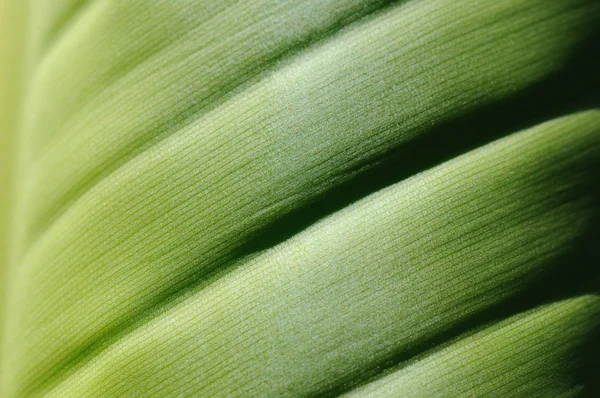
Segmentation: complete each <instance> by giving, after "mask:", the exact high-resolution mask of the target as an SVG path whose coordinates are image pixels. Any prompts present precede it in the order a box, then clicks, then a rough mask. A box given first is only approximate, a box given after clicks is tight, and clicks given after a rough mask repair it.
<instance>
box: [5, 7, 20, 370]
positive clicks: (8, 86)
mask: <svg viewBox="0 0 600 398" xmlns="http://www.w3.org/2000/svg"><path fill="white" fill-rule="evenodd" d="M25 3H26V2H24V1H11V0H0V336H1V333H2V331H3V330H4V322H3V320H4V312H5V311H4V292H5V280H4V275H5V273H6V269H7V265H8V252H9V232H8V231H9V223H10V221H9V219H10V214H11V213H10V208H11V206H10V203H11V195H12V189H11V186H12V183H13V182H12V179H11V175H12V172H13V167H12V166H13V158H14V156H13V154H14V153H15V151H14V140H13V137H15V130H16V128H17V120H18V117H17V115H18V114H19V98H20V94H19V93H20V91H21V90H20V86H21V82H22V76H23V74H22V71H23V65H22V59H23V49H24V47H25V46H24V45H23V40H24V31H25V29H24V28H25ZM1 362H2V361H0V363H1ZM0 371H1V369H0Z"/></svg>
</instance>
